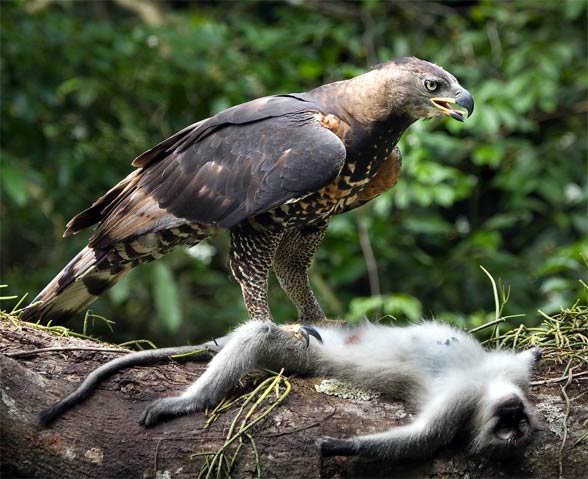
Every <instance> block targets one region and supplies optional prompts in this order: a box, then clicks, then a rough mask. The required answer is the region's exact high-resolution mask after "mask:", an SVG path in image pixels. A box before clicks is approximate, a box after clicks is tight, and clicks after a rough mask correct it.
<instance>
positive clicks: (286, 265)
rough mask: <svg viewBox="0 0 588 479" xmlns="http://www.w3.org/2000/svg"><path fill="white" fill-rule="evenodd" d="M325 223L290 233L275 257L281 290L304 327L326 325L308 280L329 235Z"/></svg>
mask: <svg viewBox="0 0 588 479" xmlns="http://www.w3.org/2000/svg"><path fill="white" fill-rule="evenodd" d="M327 226H328V223H327V222H326V221H322V222H320V223H315V224H312V225H309V226H305V227H302V228H298V229H293V230H290V231H287V232H286V233H285V234H284V237H283V238H282V239H281V241H280V243H279V245H278V248H277V249H276V252H275V254H274V255H273V259H272V262H273V268H274V271H275V273H276V275H277V276H278V279H279V280H280V286H281V287H282V289H283V290H284V292H285V293H286V294H287V295H288V297H289V298H290V299H291V300H292V302H293V303H294V304H295V305H296V309H297V310H298V322H299V323H301V324H307V323H318V322H321V321H324V320H325V319H326V318H325V313H324V312H323V310H322V308H321V306H320V304H319V302H318V301H317V299H316V297H315V295H314V293H313V291H312V289H311V287H310V281H309V279H308V268H309V267H310V264H311V263H312V259H313V258H314V255H315V253H316V250H317V249H318V247H319V245H320V244H321V241H322V239H323V238H324V236H325V233H326V231H327Z"/></svg>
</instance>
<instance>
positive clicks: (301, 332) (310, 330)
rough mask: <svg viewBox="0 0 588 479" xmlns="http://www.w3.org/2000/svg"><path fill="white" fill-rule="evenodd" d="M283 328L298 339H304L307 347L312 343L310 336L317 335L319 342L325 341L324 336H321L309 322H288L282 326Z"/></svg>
mask: <svg viewBox="0 0 588 479" xmlns="http://www.w3.org/2000/svg"><path fill="white" fill-rule="evenodd" d="M282 329H283V330H284V331H286V332H288V333H290V334H291V335H292V336H294V337H295V338H296V339H298V340H300V341H304V343H305V344H306V347H307V348H308V346H309V344H310V336H313V337H315V338H316V339H317V341H318V342H319V343H322V342H323V338H321V335H320V334H319V332H318V331H317V330H316V329H314V327H312V326H310V325H308V324H286V325H284V326H282Z"/></svg>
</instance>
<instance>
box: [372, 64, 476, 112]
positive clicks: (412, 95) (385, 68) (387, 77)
mask: <svg viewBox="0 0 588 479" xmlns="http://www.w3.org/2000/svg"><path fill="white" fill-rule="evenodd" d="M372 72H374V73H376V72H377V75H378V76H380V81H381V79H384V83H385V95H386V101H387V103H388V109H389V111H393V112H395V113H396V114H398V113H401V115H402V116H405V117H409V118H410V120H412V121H416V120H418V119H421V118H435V117H440V116H449V117H451V118H453V119H454V120H458V121H463V120H464V115H465V112H464V111H463V110H462V109H460V108H456V107H455V105H457V106H458V107H462V108H464V109H465V111H466V112H467V116H468V117H470V116H471V115H472V113H473V111H474V99H473V98H472V95H471V94H470V92H468V91H467V90H466V89H465V88H463V87H462V86H461V85H460V84H459V82H458V81H457V79H456V78H455V77H454V76H453V75H452V74H451V73H448V72H446V71H445V70H444V69H443V68H441V67H439V66H437V65H435V64H433V63H429V62H426V61H423V60H419V59H418V58H415V57H403V58H396V59H395V60H391V61H389V62H387V63H383V64H381V65H378V66H377V67H375V68H374V70H372Z"/></svg>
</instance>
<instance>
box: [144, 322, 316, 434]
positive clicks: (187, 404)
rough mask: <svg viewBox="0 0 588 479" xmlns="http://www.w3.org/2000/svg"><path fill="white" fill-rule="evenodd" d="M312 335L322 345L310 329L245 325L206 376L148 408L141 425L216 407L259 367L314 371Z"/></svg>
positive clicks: (267, 324) (149, 424)
mask: <svg viewBox="0 0 588 479" xmlns="http://www.w3.org/2000/svg"><path fill="white" fill-rule="evenodd" d="M298 333H300V334H298ZM309 334H310V335H312V336H315V337H316V338H317V339H318V340H319V341H320V335H319V334H318V333H317V331H316V330H314V328H311V327H309V326H302V327H300V328H299V330H298V331H296V332H287V331H285V330H284V329H282V328H280V327H278V326H276V325H275V324H274V323H271V322H267V321H250V322H248V323H245V324H244V325H242V326H240V327H239V328H237V329H236V330H235V331H234V332H233V333H231V334H230V335H229V336H228V341H227V343H226V345H225V346H224V347H223V349H222V350H221V351H220V352H219V353H218V354H217V355H216V356H215V357H214V358H213V359H212V361H211V362H210V364H209V365H208V368H207V369H206V371H205V372H204V374H202V376H200V377H199V378H198V380H197V381H196V382H195V383H193V384H192V385H191V386H190V387H189V388H188V389H187V390H186V391H184V392H183V393H182V394H181V395H179V396H176V397H169V398H163V399H159V400H157V401H154V402H153V403H151V404H150V405H149V406H147V408H146V409H145V411H144V412H143V415H142V417H141V420H140V422H141V424H143V425H144V426H145V427H150V426H154V425H155V424H157V423H159V422H161V421H163V420H165V419H167V418H170V417H174V416H183V415H185V414H189V413H192V412H196V411H202V410H204V409H205V408H206V407H210V406H214V405H216V404H217V403H218V402H219V401H220V400H221V399H222V397H223V396H224V395H225V394H227V393H228V392H229V391H230V390H231V389H232V388H234V387H235V386H236V385H237V384H238V381H239V379H240V378H241V377H242V376H243V375H245V374H247V373H248V372H250V371H252V370H253V369H255V368H257V367H269V368H274V369H277V368H281V367H285V368H287V369H288V370H289V371H293V372H299V373H308V372H310V371H311V370H312V369H313V367H312V366H311V364H312V359H311V357H312V356H311V355H310V354H309V349H308V348H307V347H308V341H309V338H308V335H309ZM297 338H298V339H297ZM301 339H304V341H301Z"/></svg>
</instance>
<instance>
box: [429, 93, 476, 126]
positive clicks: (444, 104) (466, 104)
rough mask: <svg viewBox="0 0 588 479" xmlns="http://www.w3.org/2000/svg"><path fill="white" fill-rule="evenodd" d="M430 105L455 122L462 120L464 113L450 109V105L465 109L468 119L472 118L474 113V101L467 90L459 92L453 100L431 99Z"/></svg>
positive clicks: (446, 98) (445, 98) (444, 98)
mask: <svg viewBox="0 0 588 479" xmlns="http://www.w3.org/2000/svg"><path fill="white" fill-rule="evenodd" d="M431 103H433V105H435V106H436V107H437V108H438V109H439V110H441V112H442V113H443V114H444V115H447V116H450V117H451V118H453V119H454V120H457V121H463V120H464V117H463V116H464V112H463V111H461V110H457V109H455V108H451V107H450V105H459V106H461V107H463V108H465V109H466V111H467V112H468V118H469V117H470V116H472V113H473V112H474V99H473V98H472V95H470V92H469V91H467V90H460V91H459V92H457V94H456V95H455V98H448V97H439V98H431Z"/></svg>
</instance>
